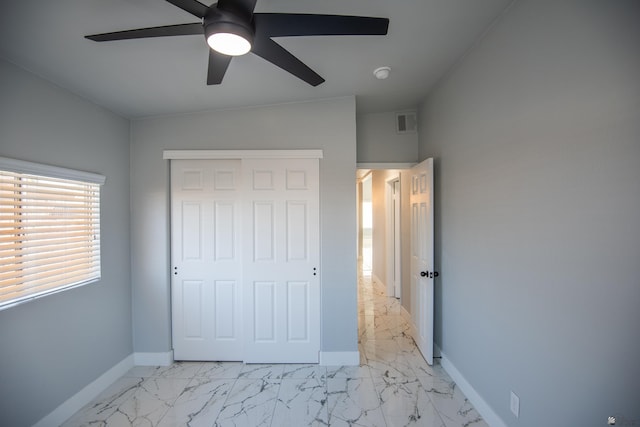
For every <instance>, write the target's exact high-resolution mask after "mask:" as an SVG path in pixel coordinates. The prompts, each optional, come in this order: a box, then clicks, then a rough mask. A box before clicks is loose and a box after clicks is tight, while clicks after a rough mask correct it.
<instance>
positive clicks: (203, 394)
mask: <svg viewBox="0 0 640 427" xmlns="http://www.w3.org/2000/svg"><path fill="white" fill-rule="evenodd" d="M234 384H235V379H212V378H196V379H193V380H192V381H191V382H190V383H189V385H188V386H187V387H186V388H185V389H184V390H183V391H182V393H180V396H179V397H178V398H177V400H176V401H175V402H174V404H173V405H172V406H171V408H169V410H168V411H167V413H166V414H165V415H164V417H163V418H162V420H161V421H160V423H159V424H158V427H174V426H189V427H210V426H211V425H212V423H213V420H215V419H216V418H217V417H218V415H219V413H220V411H221V410H222V407H223V405H224V403H225V402H226V400H227V396H228V395H229V391H230V390H231V387H233V385H234Z"/></svg>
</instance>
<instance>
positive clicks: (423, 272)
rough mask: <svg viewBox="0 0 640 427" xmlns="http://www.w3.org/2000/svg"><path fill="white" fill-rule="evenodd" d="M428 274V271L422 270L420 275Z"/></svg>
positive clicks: (425, 275)
mask: <svg viewBox="0 0 640 427" xmlns="http://www.w3.org/2000/svg"><path fill="white" fill-rule="evenodd" d="M428 275H429V272H428V271H421V272H420V276H422V277H427V276H428Z"/></svg>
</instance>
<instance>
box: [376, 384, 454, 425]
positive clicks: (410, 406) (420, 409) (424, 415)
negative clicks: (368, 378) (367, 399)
mask: <svg viewBox="0 0 640 427" xmlns="http://www.w3.org/2000/svg"><path fill="white" fill-rule="evenodd" d="M373 381H374V384H375V387H376V391H377V392H378V395H379V396H380V400H381V402H382V406H381V408H382V413H383V414H384V418H385V420H386V422H387V426H389V427H396V426H429V427H444V425H445V424H444V422H443V421H442V419H441V418H440V415H439V414H438V412H437V411H436V409H435V407H434V406H433V403H432V402H431V400H430V399H429V396H428V395H427V392H426V390H425V389H424V387H423V386H422V384H421V383H420V381H419V380H418V379H417V378H385V377H381V378H374V379H373Z"/></svg>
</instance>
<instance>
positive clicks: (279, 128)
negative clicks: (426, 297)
mask: <svg viewBox="0 0 640 427" xmlns="http://www.w3.org/2000/svg"><path fill="white" fill-rule="evenodd" d="M165 149H323V150H324V158H323V159H322V160H321V161H320V182H321V190H320V204H321V208H320V209H321V212H320V223H321V233H322V235H321V240H322V242H321V259H322V262H321V264H322V265H321V275H322V276H321V286H322V302H321V303H322V344H321V346H322V350H323V351H357V349H358V347H357V316H356V313H357V305H356V304H357V301H356V193H355V188H356V187H355V185H354V184H355V163H356V126H355V99H354V98H353V97H346V98H337V99H330V100H325V101H319V102H309V103H295V104H283V105H274V106H268V107H256V108H247V109H240V110H229V111H218V112H207V113H197V114H189V115H185V116H176V117H160V118H150V119H144V120H137V121H134V122H132V138H131V192H132V201H131V203H132V212H133V213H132V227H131V228H132V235H131V237H132V246H131V248H132V262H133V266H134V268H133V274H132V281H133V300H134V310H133V312H134V347H135V350H136V351H137V352H164V351H168V350H169V349H170V348H171V329H170V323H171V316H170V311H169V306H170V292H169V291H170V286H169V283H170V280H169V215H168V197H167V196H168V190H167V182H168V162H167V161H165V160H163V159H162V151H163V150H165Z"/></svg>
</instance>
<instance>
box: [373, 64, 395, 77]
mask: <svg viewBox="0 0 640 427" xmlns="http://www.w3.org/2000/svg"><path fill="white" fill-rule="evenodd" d="M390 72H391V67H378V68H376V69H375V70H373V75H374V76H376V79H378V80H384V79H386V78H387V77H389V73H390Z"/></svg>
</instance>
